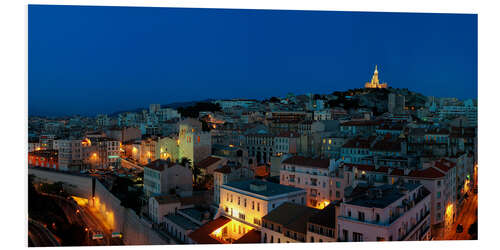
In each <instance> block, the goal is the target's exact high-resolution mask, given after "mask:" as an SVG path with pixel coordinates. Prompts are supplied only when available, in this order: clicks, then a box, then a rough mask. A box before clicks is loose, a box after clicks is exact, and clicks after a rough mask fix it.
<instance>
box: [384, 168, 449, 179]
mask: <svg viewBox="0 0 500 250" xmlns="http://www.w3.org/2000/svg"><path fill="white" fill-rule="evenodd" d="M390 175H391V176H407V177H414V178H426V179H435V178H442V177H444V176H445V175H444V174H443V173H442V172H441V171H439V170H437V169H435V168H434V167H429V168H425V169H418V170H412V171H411V172H410V173H408V174H407V175H405V174H404V171H403V170H402V169H394V170H393V171H392V172H391V173H390Z"/></svg>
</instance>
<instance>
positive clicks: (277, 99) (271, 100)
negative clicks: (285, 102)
mask: <svg viewBox="0 0 500 250" xmlns="http://www.w3.org/2000/svg"><path fill="white" fill-rule="evenodd" d="M269 102H275V103H276V102H280V99H279V98H278V97H275V96H273V97H271V98H269Z"/></svg>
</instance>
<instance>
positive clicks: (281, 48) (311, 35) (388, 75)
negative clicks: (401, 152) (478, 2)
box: [28, 5, 477, 115]
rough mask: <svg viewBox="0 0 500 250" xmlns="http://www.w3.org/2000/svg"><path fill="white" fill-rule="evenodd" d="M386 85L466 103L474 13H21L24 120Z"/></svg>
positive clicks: (38, 9) (472, 89) (473, 79)
mask: <svg viewBox="0 0 500 250" xmlns="http://www.w3.org/2000/svg"><path fill="white" fill-rule="evenodd" d="M375 64H378V67H379V77H380V79H381V80H382V81H384V82H387V83H388V84H389V86H392V87H396V88H409V89H410V90H413V91H416V92H420V93H422V94H424V95H434V96H450V97H458V98H461V99H463V98H477V16H476V15H455V14H407V13H368V12H330V11H328V12H327V11H266V10H220V9H174V8H127V7H78V6H34V5H31V6H29V7H28V77H29V81H28V103H29V114H30V115H63V114H68V115H72V114H86V115H88V114H91V115H92V114H96V113H111V112H114V111H118V110H127V109H135V108H138V107H147V106H148V105H149V104H150V103H161V104H167V103H171V102H178V101H190V100H202V99H207V98H235V97H241V98H256V99H263V98H268V97H270V96H284V95H286V93H288V92H293V93H296V94H301V93H309V92H312V93H331V92H333V91H335V90H347V89H350V88H360V87H363V85H364V83H365V82H367V81H369V80H370V78H371V75H372V73H373V69H374V66H375Z"/></svg>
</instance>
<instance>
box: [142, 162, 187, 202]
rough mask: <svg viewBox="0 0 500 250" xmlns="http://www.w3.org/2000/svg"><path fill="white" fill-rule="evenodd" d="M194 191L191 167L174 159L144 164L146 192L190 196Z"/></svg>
mask: <svg viewBox="0 0 500 250" xmlns="http://www.w3.org/2000/svg"><path fill="white" fill-rule="evenodd" d="M192 191H193V176H192V172H191V169H190V168H188V167H187V166H182V165H180V164H177V163H175V162H173V161H168V160H156V161H153V162H151V163H149V164H147V165H146V166H144V193H145V194H146V196H148V197H150V196H152V195H159V194H178V195H181V196H190V195H191V194H192Z"/></svg>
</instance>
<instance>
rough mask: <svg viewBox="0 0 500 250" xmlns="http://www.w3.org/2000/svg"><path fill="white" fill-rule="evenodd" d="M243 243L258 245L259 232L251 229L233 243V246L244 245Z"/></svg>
mask: <svg viewBox="0 0 500 250" xmlns="http://www.w3.org/2000/svg"><path fill="white" fill-rule="evenodd" d="M244 243H260V231H257V230H255V229H252V230H250V231H248V232H247V233H246V234H245V235H243V236H241V238H239V239H237V240H236V241H234V242H233V244H244Z"/></svg>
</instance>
